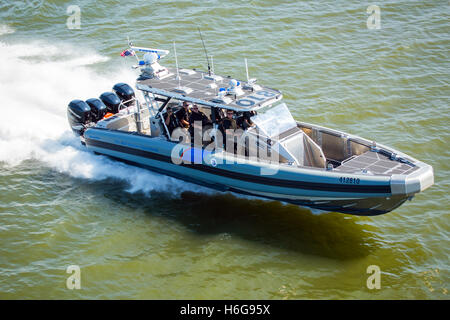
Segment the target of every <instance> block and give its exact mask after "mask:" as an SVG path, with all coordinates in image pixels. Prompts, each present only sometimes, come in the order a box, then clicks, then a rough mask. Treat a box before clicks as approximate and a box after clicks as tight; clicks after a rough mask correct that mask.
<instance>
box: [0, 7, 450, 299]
mask: <svg viewBox="0 0 450 320" xmlns="http://www.w3.org/2000/svg"><path fill="white" fill-rule="evenodd" d="M73 4H76V5H78V6H79V7H80V9H81V29H80V30H70V29H68V28H67V26H66V20H67V18H68V14H67V13H66V9H67V7H68V6H69V5H73ZM375 4H377V5H378V6H379V7H380V9H381V29H378V30H371V29H368V28H367V24H366V21H367V18H368V14H367V13H366V9H367V5H368V4H364V3H361V2H360V1H329V2H327V3H317V2H313V1H308V2H297V1H262V0H253V1H247V2H241V1H227V2H225V3H224V2H221V1H165V2H164V3H153V2H150V1H133V2H129V3H125V2H123V1H101V2H98V3H95V5H94V4H92V3H91V2H90V1H76V2H72V1H56V0H54V1H45V2H44V1H37V0H36V1H26V2H16V1H2V2H1V4H0V98H1V103H0V110H1V117H0V244H1V246H0V298H4V299H5V298H6V299H17V298H46V299H47V298H48V299H57V298H63V299H71V298H104V299H111V298H137V299H155V298H158V299H159V298H163V299H177V298H185V299H221V298H239V299H247V298H254V299H260V298H261V299H298V298H306V299H349V298H357V299H375V298H386V299H402V298H407V299H418V298H421V299H448V289H449V269H448V267H449V259H448V257H449V234H448V231H449V209H448V208H449V195H448V191H449V183H450V181H449V169H450V165H449V163H450V154H449V151H448V148H447V145H448V143H449V142H450V141H449V135H450V134H449V133H450V131H449V129H448V127H449V124H450V116H449V113H450V112H449V111H450V110H449V109H450V108H449V76H448V70H450V59H449V52H450V24H449V22H448V14H449V5H448V2H447V1H432V2H420V1H406V0H405V1H396V2H394V1H379V2H378V3H375ZM197 26H200V27H201V29H202V31H203V35H204V37H205V40H206V45H207V48H208V51H209V53H210V54H213V55H214V64H215V66H214V67H215V70H216V73H218V74H224V75H233V76H235V77H237V78H241V79H242V78H245V68H244V58H245V57H246V58H248V61H249V71H250V75H251V77H257V78H258V79H259V81H260V82H261V83H263V84H265V85H268V86H271V87H275V88H278V89H280V90H282V91H283V93H284V96H285V100H286V103H287V104H288V105H289V106H290V108H291V111H292V113H293V115H294V117H295V118H297V119H299V120H303V121H306V122H311V123H317V124H321V125H324V126H328V127H331V128H337V129H341V130H344V131H347V132H350V133H353V134H357V135H361V136H363V137H366V138H369V139H373V140H376V141H378V142H380V143H382V144H386V145H389V146H392V147H394V148H396V149H399V150H401V151H403V152H405V153H407V154H409V155H411V156H413V157H415V158H417V159H420V160H422V161H424V162H427V163H430V164H432V165H433V167H434V170H435V181H436V183H435V185H434V186H433V187H432V188H431V189H428V190H426V191H425V192H424V193H421V194H419V195H417V196H416V198H415V199H414V200H413V201H412V202H408V203H406V204H404V205H403V206H401V207H400V208H398V209H396V210H395V211H393V212H391V213H389V214H386V215H382V216H377V217H372V218H368V217H354V216H349V215H344V214H340V213H317V212H314V213H313V212H311V211H310V210H309V209H306V208H300V207H296V206H292V205H284V204H281V203H279V202H271V201H263V200H256V199H248V198H242V197H236V196H235V195H232V194H220V193H219V194H218V193H216V192H213V191H211V190H208V189H206V188H200V187H198V186H194V185H190V184H186V183H184V182H181V181H178V180H175V179H172V178H168V177H165V176H161V175H158V174H154V173H151V172H149V171H145V170H142V169H137V168H134V167H130V166H127V165H124V164H121V163H117V162H115V161H112V160H109V159H107V158H104V157H101V156H95V155H93V154H90V153H87V152H86V151H85V150H84V149H83V148H81V146H79V143H78V142H77V140H76V139H75V138H74V137H73V136H72V134H71V132H70V131H69V129H68V124H67V119H66V116H65V112H66V105H67V103H68V102H69V101H70V100H72V99H75V98H81V99H87V98H90V97H96V96H98V95H99V94H100V93H101V92H103V91H106V90H110V88H111V86H112V85H113V84H114V83H116V82H119V81H125V82H128V83H133V79H135V77H136V74H135V73H134V72H133V71H131V70H130V68H129V67H130V65H131V64H132V62H133V61H132V59H131V60H130V59H128V60H127V59H122V58H121V57H120V56H119V53H120V52H121V51H122V50H123V49H125V48H126V37H127V36H129V37H130V38H131V39H133V40H134V42H135V44H136V45H142V46H152V47H158V48H162V49H169V50H171V49H172V42H173V41H176V43H177V53H178V59H179V63H180V65H182V66H183V67H190V68H202V69H205V58H204V53H203V48H202V46H201V41H200V39H199V36H198V32H197ZM164 64H167V65H172V64H174V58H173V57H172V56H169V57H167V58H166V59H165V60H164ZM69 265H79V266H80V268H81V286H82V288H81V289H80V290H69V289H67V288H66V279H67V277H68V276H69V274H67V273H66V268H67V267H68V266H69ZM369 265H378V266H379V267H380V269H381V271H382V275H381V289H379V290H369V289H368V288H367V287H366V280H367V277H368V276H369V275H368V274H367V273H366V269H367V267H368V266H369Z"/></svg>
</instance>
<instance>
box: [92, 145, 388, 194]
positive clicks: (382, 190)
mask: <svg viewBox="0 0 450 320" xmlns="http://www.w3.org/2000/svg"><path fill="white" fill-rule="evenodd" d="M86 144H87V145H88V146H93V147H98V148H103V149H108V150H113V151H118V152H122V153H127V154H131V155H134V156H138V157H143V158H147V159H151V160H157V161H161V162H168V163H172V164H174V163H173V162H172V159H171V157H169V156H166V155H162V154H158V153H154V152H150V151H145V150H141V149H135V148H130V147H125V146H121V145H117V144H112V143H107V142H102V141H98V140H92V139H86ZM174 165H176V164H174ZM180 166H184V167H188V168H191V169H196V170H200V171H202V172H207V173H210V174H214V175H219V176H222V177H226V178H231V179H236V180H242V181H245V182H251V183H259V184H264V185H270V186H278V187H284V188H297V189H307V190H318V191H328V192H351V193H379V194H390V193H391V186H390V185H345V184H330V183H319V182H307V181H295V180H285V179H277V178H274V177H265V176H256V175H250V174H246V173H242V172H232V171H229V170H223V169H220V168H215V167H211V166H207V165H204V164H185V163H183V164H180Z"/></svg>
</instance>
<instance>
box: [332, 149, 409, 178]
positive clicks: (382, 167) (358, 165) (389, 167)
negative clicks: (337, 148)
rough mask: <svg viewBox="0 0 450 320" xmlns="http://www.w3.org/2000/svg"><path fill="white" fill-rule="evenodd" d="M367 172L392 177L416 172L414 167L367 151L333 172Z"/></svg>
mask: <svg viewBox="0 0 450 320" xmlns="http://www.w3.org/2000/svg"><path fill="white" fill-rule="evenodd" d="M363 169H365V170H367V171H370V172H372V173H374V174H381V175H392V174H409V173H411V172H413V171H415V170H417V167H416V166H411V165H409V164H406V163H401V162H399V161H393V160H390V159H389V158H388V157H387V156H385V155H383V154H380V153H377V152H372V151H367V152H365V153H363V154H361V155H359V156H356V157H355V158H352V159H351V160H348V161H346V162H344V163H343V164H342V165H340V166H339V167H337V168H335V169H334V171H341V172H348V173H351V172H357V171H361V170H363Z"/></svg>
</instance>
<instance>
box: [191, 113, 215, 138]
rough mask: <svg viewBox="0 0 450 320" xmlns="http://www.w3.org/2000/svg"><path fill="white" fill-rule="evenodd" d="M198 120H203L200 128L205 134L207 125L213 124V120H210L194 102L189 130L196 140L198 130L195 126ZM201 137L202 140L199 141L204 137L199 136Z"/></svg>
mask: <svg viewBox="0 0 450 320" xmlns="http://www.w3.org/2000/svg"><path fill="white" fill-rule="evenodd" d="M196 122H197V123H198V122H201V127H200V128H201V134H202V136H203V132H204V131H205V130H206V129H207V126H211V120H209V119H208V117H207V116H206V115H205V114H204V113H203V112H201V111H200V110H199V109H198V105H196V104H194V106H193V107H192V112H191V115H190V117H189V132H190V134H191V137H192V139H193V140H194V141H195V139H194V134H195V132H196V130H195V128H196V125H197V124H196ZM199 139H200V140H198V141H202V137H199Z"/></svg>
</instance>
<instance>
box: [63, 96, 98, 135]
mask: <svg viewBox="0 0 450 320" xmlns="http://www.w3.org/2000/svg"><path fill="white" fill-rule="evenodd" d="M67 118H68V119H69V124H70V127H71V128H72V131H73V132H74V133H75V134H76V135H78V136H81V135H82V134H83V132H84V129H85V125H86V124H88V123H89V122H91V120H92V119H91V108H90V107H89V105H88V104H87V103H86V102H84V101H83V100H73V101H71V102H70V103H69V106H68V107H67Z"/></svg>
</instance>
